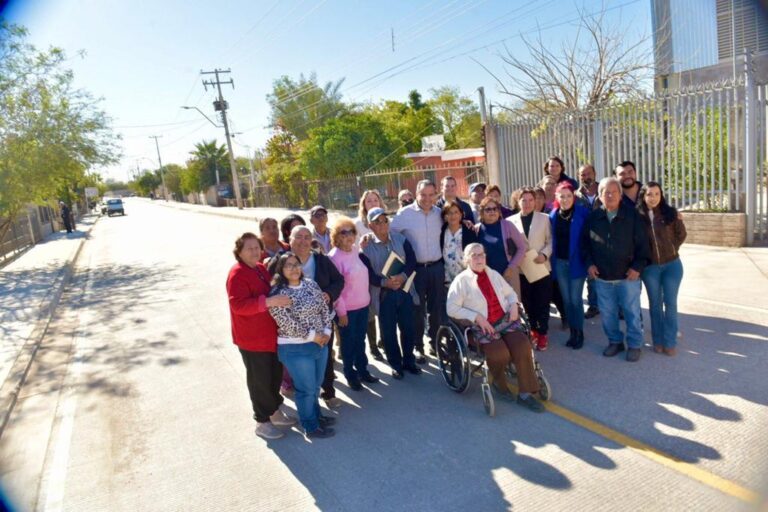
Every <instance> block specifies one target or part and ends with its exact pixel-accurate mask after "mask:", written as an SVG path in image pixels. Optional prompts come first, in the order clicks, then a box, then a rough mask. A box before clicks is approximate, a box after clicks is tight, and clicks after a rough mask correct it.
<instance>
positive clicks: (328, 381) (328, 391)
mask: <svg viewBox="0 0 768 512" xmlns="http://www.w3.org/2000/svg"><path fill="white" fill-rule="evenodd" d="M333 335H334V332H333V330H331V339H330V340H328V361H327V362H326V363H325V375H324V376H323V383H322V385H321V386H320V387H321V388H322V390H323V391H322V392H321V393H320V398H322V399H323V400H330V399H331V398H333V397H335V396H336V390H335V389H333V381H334V380H336V374H335V373H334V371H333Z"/></svg>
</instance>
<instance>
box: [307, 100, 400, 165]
mask: <svg viewBox="0 0 768 512" xmlns="http://www.w3.org/2000/svg"><path fill="white" fill-rule="evenodd" d="M403 153H404V151H403V150H402V149H401V148H398V145H397V144H396V143H395V142H393V141H392V140H390V139H389V138H388V137H387V135H386V133H385V131H384V127H383V126H382V124H381V122H379V121H377V120H376V119H374V117H373V116H371V115H370V114H368V113H360V114H348V115H345V116H344V117H340V118H337V119H331V120H330V121H328V122H327V123H325V125H323V126H322V127H320V128H316V129H314V130H312V132H311V134H310V138H309V140H308V141H307V142H306V145H305V146H304V149H303V151H302V153H301V157H300V159H299V164H300V169H301V171H302V172H303V174H304V175H305V176H306V177H309V178H321V179H323V178H330V177H333V176H341V175H345V174H353V173H355V174H356V173H360V172H363V171H365V170H366V169H369V168H371V167H376V166H383V167H393V166H398V165H402V163H403V159H402V154H403Z"/></svg>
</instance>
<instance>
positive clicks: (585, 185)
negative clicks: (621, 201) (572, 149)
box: [575, 164, 600, 319]
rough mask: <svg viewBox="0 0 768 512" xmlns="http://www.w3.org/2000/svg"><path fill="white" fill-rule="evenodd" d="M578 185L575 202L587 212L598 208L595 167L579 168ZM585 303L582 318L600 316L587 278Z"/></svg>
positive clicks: (593, 284)
mask: <svg viewBox="0 0 768 512" xmlns="http://www.w3.org/2000/svg"><path fill="white" fill-rule="evenodd" d="M578 176H579V183H581V186H580V187H579V190H577V191H576V194H575V195H576V200H577V201H578V203H579V204H581V205H582V206H584V207H585V208H586V209H587V210H590V211H592V210H594V209H597V208H600V198H599V197H598V196H597V182H596V181H595V176H596V173H595V167H594V166H593V165H592V164H584V165H582V166H581V167H579V173H578ZM587 303H588V304H589V307H588V308H587V311H586V312H585V313H584V318H587V319H589V318H594V317H596V316H597V315H599V314H600V308H599V307H598V306H597V292H596V291H595V280H594V279H592V278H590V277H588V278H587Z"/></svg>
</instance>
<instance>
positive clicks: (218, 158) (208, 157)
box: [190, 139, 232, 190]
mask: <svg viewBox="0 0 768 512" xmlns="http://www.w3.org/2000/svg"><path fill="white" fill-rule="evenodd" d="M190 154H191V155H192V159H193V160H196V161H197V162H198V163H199V164H200V165H199V166H198V167H196V168H197V169H198V170H199V172H200V178H199V179H200V187H201V188H200V189H199V190H203V189H206V188H208V187H210V186H211V185H215V184H216V169H218V170H219V178H220V181H221V182H227V183H229V182H230V181H232V179H231V170H230V167H229V153H228V152H227V148H226V146H224V144H222V145H218V144H216V139H214V140H210V141H206V140H204V141H202V142H198V143H197V144H195V150H194V151H190Z"/></svg>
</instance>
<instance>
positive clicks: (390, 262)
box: [381, 251, 416, 293]
mask: <svg viewBox="0 0 768 512" xmlns="http://www.w3.org/2000/svg"><path fill="white" fill-rule="evenodd" d="M404 271H405V261H403V258H401V257H400V256H398V254H397V253H396V252H395V251H392V252H390V253H389V257H388V258H387V261H386V262H384V268H383V269H382V271H381V273H382V274H384V276H385V277H387V278H388V279H392V278H393V277H395V276H397V275H400V274H402V273H404ZM414 277H416V272H411V275H410V276H408V278H407V279H406V280H405V283H403V286H402V287H401V288H400V289H401V290H403V291H404V292H405V293H410V291H411V287H412V286H413V278H414Z"/></svg>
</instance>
